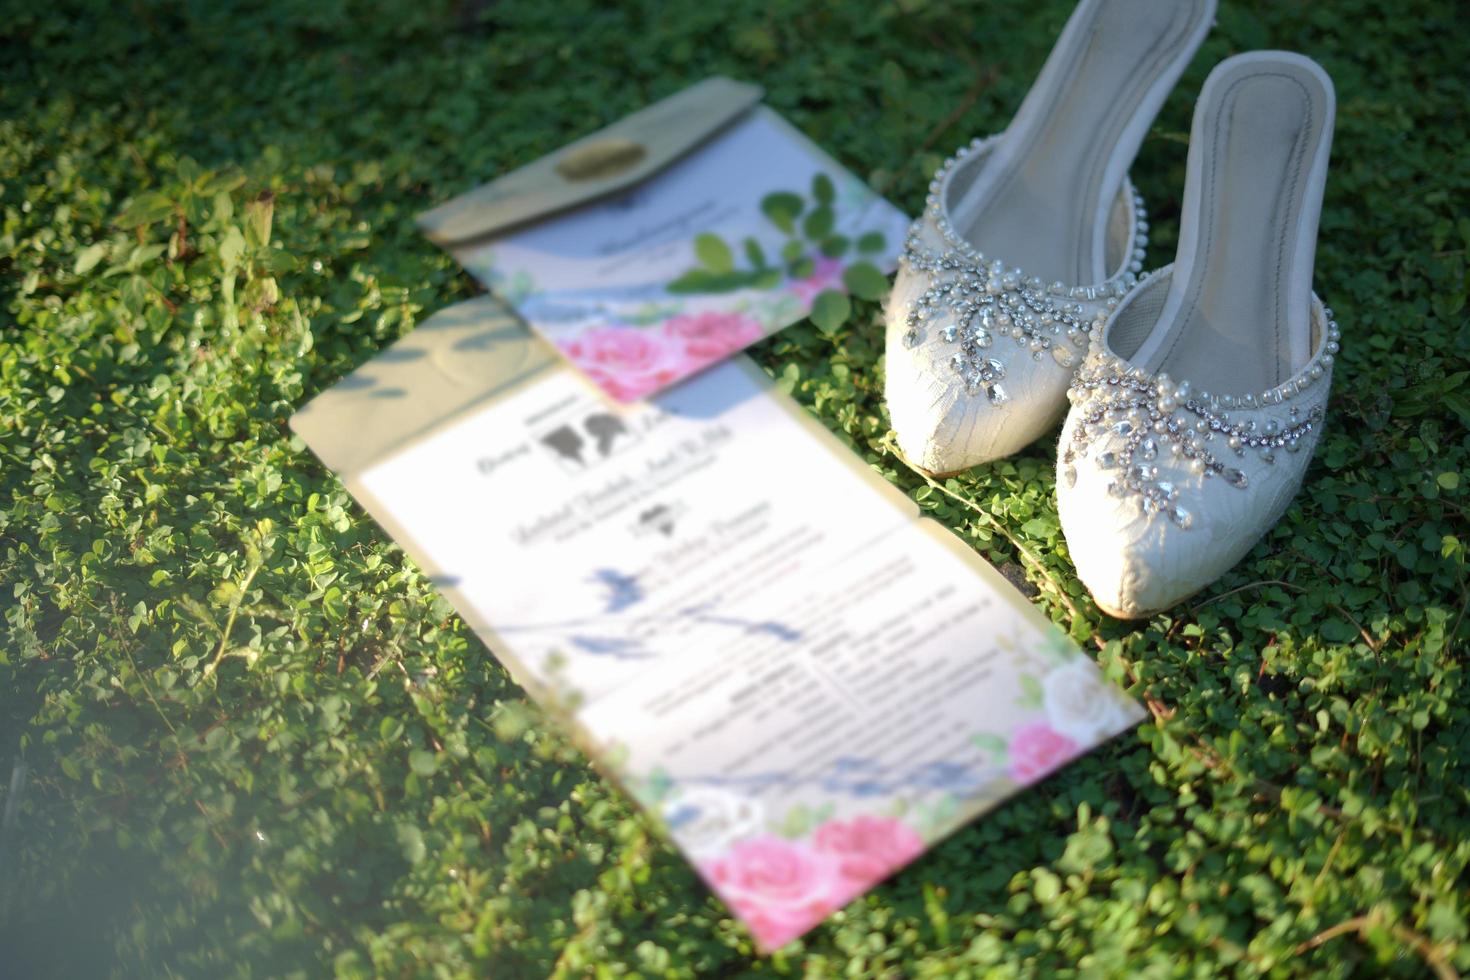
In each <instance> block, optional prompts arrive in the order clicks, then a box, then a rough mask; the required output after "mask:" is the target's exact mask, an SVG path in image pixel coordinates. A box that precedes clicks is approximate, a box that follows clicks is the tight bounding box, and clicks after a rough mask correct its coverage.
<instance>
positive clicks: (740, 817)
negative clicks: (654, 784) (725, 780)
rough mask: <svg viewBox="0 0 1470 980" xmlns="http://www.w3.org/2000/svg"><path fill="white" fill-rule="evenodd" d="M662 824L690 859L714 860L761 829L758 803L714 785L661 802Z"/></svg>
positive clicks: (689, 789) (762, 818) (761, 812)
mask: <svg viewBox="0 0 1470 980" xmlns="http://www.w3.org/2000/svg"><path fill="white" fill-rule="evenodd" d="M661 812H662V815H663V820H664V823H665V824H667V825H668V828H669V831H670V833H672V834H673V837H674V840H675V841H677V842H678V844H679V846H680V847H681V848H683V849H684V851H685V852H686V853H687V854H689V855H690V856H691V857H694V858H705V857H715V856H718V855H720V854H723V853H724V852H725V851H727V850H728V849H729V847H730V845H731V844H733V843H735V841H737V840H740V839H742V838H745V837H752V836H754V835H756V834H758V833H760V832H761V831H762V830H763V829H765V822H764V821H765V812H764V810H763V809H762V807H761V805H760V803H759V802H757V801H756V800H753V799H750V798H749V797H745V796H739V795H737V794H735V793H732V792H730V791H729V790H726V789H719V788H717V787H714V786H688V787H684V788H681V789H680V790H679V791H678V792H677V793H675V794H674V795H673V796H671V797H670V798H669V799H667V800H665V801H664V805H663V808H662V811H661Z"/></svg>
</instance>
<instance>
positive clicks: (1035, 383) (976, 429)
mask: <svg viewBox="0 0 1470 980" xmlns="http://www.w3.org/2000/svg"><path fill="white" fill-rule="evenodd" d="M1214 12H1215V0H1081V3H1079V4H1078V5H1077V9H1076V10H1075V11H1074V12H1073V14H1072V16H1071V19H1070V20H1068V22H1067V26H1066V28H1065V29H1064V30H1063V31H1062V35H1061V38H1060V39H1059V40H1058V41H1057V44H1056V47H1055V48H1053V49H1052V52H1051V55H1050V56H1049V57H1048V58H1047V61H1046V64H1045V66H1044V67H1043V68H1042V70H1041V74H1040V76H1039V77H1038V78H1037V80H1036V83H1035V84H1034V85H1033V86H1032V88H1031V91H1030V92H1029V93H1028V94H1027V96H1026V98H1025V100H1024V101H1023V102H1022V103H1021V108H1020V110H1019V111H1018V112H1017V113H1016V116H1015V118H1014V119H1013V120H1012V122H1011V125H1010V126H1009V127H1008V128H1007V129H1006V131H1005V132H1004V133H1002V134H1000V135H999V136H995V137H992V138H990V139H986V140H978V139H977V140H976V141H975V142H973V143H971V144H970V145H969V147H967V148H965V149H963V150H961V151H960V152H959V153H958V154H957V155H956V156H955V157H952V158H951V159H950V160H949V161H948V162H947V163H946V164H945V165H944V166H943V167H941V168H940V170H939V172H938V173H937V174H936V175H935V177H934V181H933V183H932V184H931V185H930V189H929V199H928V204H927V207H926V208H925V210H924V213H923V215H922V216H920V218H919V219H918V220H917V221H916V222H915V223H914V225H913V228H912V229H911V230H910V232H909V236H908V241H907V242H906V243H905V247H904V254H903V258H902V261H901V263H900V266H899V271H898V277H897V281H896V282H895V284H894V288H893V293H892V296H891V298H890V300H889V306H888V333H887V343H886V348H887V355H886V359H885V360H886V364H887V390H886V399H887V402H888V411H889V416H890V418H891V420H892V422H893V429H894V433H895V435H896V436H897V439H898V446H899V448H900V449H901V450H902V451H903V453H904V455H905V456H906V457H908V459H909V461H910V462H911V463H913V464H915V465H916V466H919V467H921V468H923V469H925V470H928V471H929V472H931V473H936V474H948V473H953V472H957V471H959V470H963V469H967V468H969V467H971V466H975V465H977V464H979V463H984V462H987V461H989V460H992V459H998V458H1000V457H1002V456H1006V455H1009V454H1010V453H1013V452H1015V451H1016V450H1018V449H1020V448H1021V447H1022V446H1025V445H1026V444H1027V443H1029V442H1032V441H1034V440H1035V439H1036V438H1038V437H1039V436H1040V435H1042V433H1044V432H1045V431H1046V430H1047V429H1048V428H1049V427H1050V426H1051V425H1052V424H1053V423H1055V422H1056V420H1057V419H1058V418H1060V416H1061V414H1062V412H1063V410H1064V409H1065V408H1066V398H1065V395H1066V391H1067V385H1068V383H1069V382H1070V381H1071V380H1072V377H1073V374H1074V372H1075V371H1076V369H1077V366H1078V365H1079V364H1080V363H1081V361H1082V357H1083V354H1084V353H1085V351H1086V347H1087V345H1088V342H1089V335H1090V332H1091V331H1092V330H1093V328H1094V326H1096V325H1098V322H1099V321H1100V320H1101V318H1103V317H1105V316H1106V314H1107V313H1108V311H1109V310H1110V309H1112V308H1113V306H1115V305H1116V304H1117V302H1118V300H1119V298H1120V297H1122V296H1123V295H1124V294H1125V293H1126V292H1127V290H1128V288H1129V287H1130V286H1132V285H1133V283H1134V282H1135V281H1136V279H1137V274H1138V272H1139V271H1140V270H1141V269H1142V263H1143V254H1144V253H1143V247H1144V245H1145V244H1146V241H1147V239H1146V237H1145V235H1146V233H1147V228H1148V226H1147V223H1146V222H1145V220H1144V212H1143V206H1142V203H1141V202H1140V201H1139V199H1138V196H1137V195H1136V194H1135V193H1134V191H1133V188H1132V186H1131V185H1130V184H1129V182H1128V178H1127V170H1128V167H1129V166H1130V165H1131V164H1132V162H1133V158H1134V156H1135V155H1136V154H1137V152H1138V147H1139V144H1140V143H1142V141H1143V137H1144V134H1145V133H1146V132H1147V130H1148V127H1149V126H1150V125H1151V124H1152V122H1153V119H1154V116H1155V115H1157V113H1158V111H1159V107H1160V106H1161V105H1162V104H1163V102H1164V99H1165V97H1166V96H1167V95H1168V94H1169V91H1170V89H1172V88H1173V86H1174V83H1175V81H1177V80H1178V78H1179V75H1180V73H1181V72H1183V70H1184V67H1185V65H1187V64H1188V63H1189V59H1190V58H1191V57H1192V56H1193V54H1194V52H1195V50H1196V49H1197V48H1198V47H1199V45H1200V42H1201V41H1202V40H1203V39H1204V36H1205V34H1206V32H1207V31H1208V30H1209V26H1210V22H1211V20H1212V19H1213V17H1214ZM1023 270H1024V271H1023ZM1048 283H1049V285H1048Z"/></svg>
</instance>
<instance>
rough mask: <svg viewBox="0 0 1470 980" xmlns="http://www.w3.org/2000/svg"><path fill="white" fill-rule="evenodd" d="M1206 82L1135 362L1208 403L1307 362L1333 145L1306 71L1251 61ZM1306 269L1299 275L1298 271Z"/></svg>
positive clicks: (1312, 74) (1314, 82)
mask: <svg viewBox="0 0 1470 980" xmlns="http://www.w3.org/2000/svg"><path fill="white" fill-rule="evenodd" d="M1218 76H1219V77H1217V78H1211V80H1210V82H1209V84H1208V87H1207V90H1206V93H1205V95H1204V96H1202V97H1201V103H1200V106H1199V108H1198V109H1197V110H1196V121H1195V126H1194V131H1193V133H1192V135H1191V140H1190V150H1191V152H1190V163H1189V171H1188V176H1187V177H1186V189H1185V213H1184V214H1183V215H1182V220H1181V225H1180V253H1179V259H1178V261H1177V262H1176V263H1175V267H1174V271H1173V277H1172V281H1171V282H1170V287H1169V294H1168V297H1167V298H1166V299H1165V301H1164V304H1163V310H1162V311H1161V314H1160V321H1159V322H1160V326H1161V329H1160V330H1157V331H1155V333H1154V335H1153V336H1151V337H1149V338H1148V340H1147V341H1145V343H1144V344H1143V345H1142V347H1141V348H1140V349H1139V351H1138V353H1137V354H1136V355H1135V357H1134V363H1135V364H1137V365H1138V366H1140V367H1142V368H1144V369H1145V370H1148V371H1157V370H1163V371H1165V372H1167V373H1168V374H1169V376H1170V377H1172V378H1175V379H1176V380H1184V379H1191V380H1193V381H1194V382H1195V384H1196V386H1197V387H1198V386H1203V387H1205V388H1207V389H1208V390H1209V391H1211V392H1214V393H1216V394H1248V393H1257V392H1261V391H1264V390H1267V389H1270V388H1274V387H1276V386H1277V385H1279V384H1282V383H1283V382H1285V381H1287V380H1288V379H1289V378H1290V377H1291V376H1292V375H1293V374H1295V373H1296V372H1297V371H1299V370H1300V369H1301V368H1302V366H1303V365H1304V364H1305V363H1306V361H1307V360H1308V359H1309V358H1310V357H1311V354H1312V350H1313V347H1314V343H1313V337H1312V327H1311V310H1310V303H1311V300H1310V289H1311V267H1312V261H1313V257H1314V252H1315V243H1316V238H1317V218H1318V215H1319V213H1320V211H1321V204H1322V185H1323V182H1324V180H1323V178H1324V177H1325V174H1316V175H1315V179H1314V174H1313V170H1314V167H1315V166H1318V165H1319V156H1320V166H1322V167H1323V168H1325V165H1326V157H1325V154H1323V153H1321V151H1322V150H1324V149H1325V147H1324V146H1323V140H1324V139H1325V140H1328V141H1330V140H1331V138H1332V130H1331V124H1332V116H1333V95H1332V92H1331V89H1330V87H1328V86H1325V85H1324V82H1323V77H1322V76H1320V75H1319V74H1318V73H1317V71H1314V70H1313V69H1311V68H1309V67H1306V66H1305V65H1303V64H1301V63H1300V62H1299V61H1294V60H1271V59H1270V58H1269V57H1268V56H1267V55H1265V54H1260V55H1250V56H1247V57H1245V58H1242V59H1241V60H1240V61H1239V62H1238V63H1236V64H1232V65H1229V66H1228V67H1226V68H1224V69H1223V70H1222V72H1220V73H1218ZM1303 264H1304V265H1305V268H1301V267H1299V266H1301V265H1303Z"/></svg>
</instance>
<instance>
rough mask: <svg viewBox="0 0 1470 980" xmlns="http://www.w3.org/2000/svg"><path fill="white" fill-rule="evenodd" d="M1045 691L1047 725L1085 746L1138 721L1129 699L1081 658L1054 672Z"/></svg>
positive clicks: (1044, 682) (1045, 680)
mask: <svg viewBox="0 0 1470 980" xmlns="http://www.w3.org/2000/svg"><path fill="white" fill-rule="evenodd" d="M1041 689H1042V693H1043V695H1044V703H1045V706H1046V723H1047V724H1048V725H1050V726H1051V728H1052V730H1054V731H1057V732H1060V733H1061V734H1063V735H1065V736H1067V737H1068V738H1070V739H1072V740H1074V741H1076V742H1080V743H1082V744H1084V745H1091V744H1094V743H1096V742H1099V741H1101V740H1102V739H1105V738H1107V737H1109V736H1111V735H1115V734H1117V733H1118V732H1120V731H1122V730H1123V729H1124V728H1127V727H1128V726H1129V725H1130V724H1132V722H1133V720H1134V712H1133V710H1132V709H1131V707H1130V705H1129V703H1128V701H1127V699H1125V698H1124V697H1123V696H1122V694H1120V693H1119V692H1118V691H1116V690H1115V689H1114V688H1113V686H1112V685H1111V684H1109V683H1107V682H1106V681H1105V680H1103V677H1102V672H1101V671H1099V670H1098V669H1097V667H1095V666H1094V665H1093V664H1092V663H1091V662H1090V661H1088V660H1085V659H1080V658H1079V659H1077V660H1073V661H1070V662H1069V663H1067V664H1066V665H1065V666H1062V667H1058V668H1057V669H1055V670H1053V671H1051V672H1050V673H1049V674H1047V675H1046V677H1044V678H1043V679H1042V681H1041Z"/></svg>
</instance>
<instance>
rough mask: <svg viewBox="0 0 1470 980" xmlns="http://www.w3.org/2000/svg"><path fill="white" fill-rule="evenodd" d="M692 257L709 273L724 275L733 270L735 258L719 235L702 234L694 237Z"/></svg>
mask: <svg viewBox="0 0 1470 980" xmlns="http://www.w3.org/2000/svg"><path fill="white" fill-rule="evenodd" d="M694 256H695V258H697V259H699V261H700V264H701V265H703V266H704V267H705V268H706V269H708V270H710V271H711V272H718V273H725V272H729V271H730V270H731V269H733V268H735V256H734V255H732V254H731V253H730V246H729V245H726V244H725V240H724V239H723V238H721V237H720V236H719V235H714V234H711V233H709V232H702V233H701V234H698V235H695V236H694Z"/></svg>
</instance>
